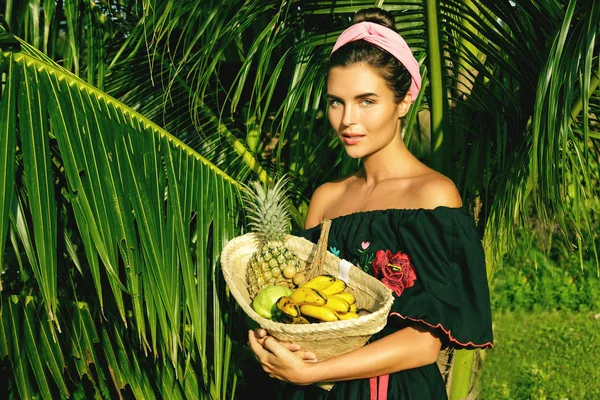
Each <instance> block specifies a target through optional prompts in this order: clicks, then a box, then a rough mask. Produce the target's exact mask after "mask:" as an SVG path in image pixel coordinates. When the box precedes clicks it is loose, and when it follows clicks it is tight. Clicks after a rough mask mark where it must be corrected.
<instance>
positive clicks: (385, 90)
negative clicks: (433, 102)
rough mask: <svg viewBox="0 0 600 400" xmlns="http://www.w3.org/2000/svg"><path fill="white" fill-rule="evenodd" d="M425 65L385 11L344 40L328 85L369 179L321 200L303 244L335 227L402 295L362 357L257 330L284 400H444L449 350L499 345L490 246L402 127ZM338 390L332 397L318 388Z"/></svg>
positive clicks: (339, 239) (332, 241)
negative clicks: (324, 354)
mask: <svg viewBox="0 0 600 400" xmlns="http://www.w3.org/2000/svg"><path fill="white" fill-rule="evenodd" d="M420 85H421V77H420V75H419V65H418V63H417V61H416V60H415V59H414V57H413V55H412V53H411V52H410V50H409V48H408V46H407V45H406V43H405V41H404V40H403V39H402V38H401V37H400V35H398V33H396V32H395V30H394V20H393V17H392V16H391V15H390V14H389V13H387V12H385V11H383V10H380V9H367V10H362V11H359V12H358V13H357V14H356V16H355V18H354V25H352V26H351V27H350V28H348V29H347V30H346V31H344V32H343V33H342V34H341V35H340V37H339V38H338V40H337V42H336V44H335V46H334V48H333V51H332V55H331V60H330V68H329V73H328V77H327V98H328V101H329V120H330V122H331V125H332V127H333V128H334V130H335V132H336V133H337V135H338V137H339V139H340V142H341V143H342V145H343V146H344V148H345V150H346V152H347V153H348V155H349V156H350V157H353V158H361V160H362V169H361V170H360V171H358V172H357V173H356V174H354V175H352V176H349V177H347V178H344V179H341V180H339V181H335V182H330V183H326V184H324V185H322V186H320V187H319V188H318V189H317V190H316V191H315V193H314V195H313V197H312V199H311V203H310V208H309V210H308V215H307V218H306V228H307V230H306V231H305V232H304V235H305V236H306V237H307V238H309V239H311V240H313V241H314V242H316V241H317V240H318V237H319V224H320V223H321V221H322V220H323V219H324V218H329V219H332V225H331V230H330V235H329V245H330V246H331V249H336V250H338V251H339V252H340V253H339V257H340V258H343V259H346V260H349V261H351V262H353V264H354V265H358V266H359V267H360V268H363V270H365V271H367V272H369V273H371V274H373V275H374V276H376V277H377V278H379V279H380V280H381V281H382V282H383V283H385V284H386V285H387V286H388V287H389V288H391V289H392V290H393V291H394V296H395V299H394V304H393V306H392V312H391V313H390V315H389V318H388V323H387V325H386V327H385V328H384V330H383V331H382V332H380V333H379V334H378V335H376V337H374V338H373V339H372V340H371V342H370V343H369V344H367V345H366V346H364V347H363V348H361V349H359V350H356V351H353V352H350V353H347V354H343V355H340V356H337V357H333V358H330V359H328V360H323V361H320V360H314V356H313V355H312V354H309V353H304V352H302V351H301V350H300V349H298V346H295V345H293V344H284V343H279V342H277V340H276V339H274V338H273V337H271V336H269V335H268V334H267V333H266V332H265V331H264V330H259V331H257V332H254V331H250V332H249V342H250V346H251V348H252V350H253V351H254V353H255V356H256V358H257V359H258V360H259V362H260V363H261V364H262V367H263V369H264V370H265V371H266V372H267V373H268V374H269V375H270V376H271V377H274V378H277V379H280V380H283V381H287V382H290V383H291V385H288V390H287V392H286V394H285V395H284V398H285V399H307V400H308V399H317V398H328V399H329V398H334V399H340V400H341V399H344V400H351V399H376V398H379V399H385V398H389V399H419V400H423V399H445V398H446V390H445V385H444V382H443V380H442V377H441V374H440V372H439V369H438V367H437V365H436V363H435V362H436V359H437V357H438V354H439V352H440V349H441V348H443V347H447V346H452V347H455V348H468V349H473V348H477V347H479V348H486V347H491V346H492V329H491V313H490V302H489V292H488V286H487V280H486V272H485V261H484V255H483V249H482V247H481V242H480V240H479V238H478V235H477V232H476V230H475V225H474V223H473V219H472V217H470V216H469V215H468V214H467V213H466V212H465V210H464V209H463V207H462V202H461V198H460V195H459V194H458V191H457V190H456V187H455V186H454V184H453V183H452V181H451V180H450V179H448V178H446V177H445V176H443V175H441V174H440V173H438V172H436V171H434V170H432V169H431V168H429V167H427V166H426V165H424V164H423V163H421V162H420V161H419V160H417V159H416V158H415V157H414V156H413V155H412V154H411V153H410V152H409V151H408V149H407V148H406V146H405V144H404V142H403V140H402V137H401V127H402V118H403V117H404V116H405V115H406V113H407V112H408V110H409V108H410V106H411V103H412V102H413V100H414V99H415V98H416V96H417V94H418V92H419V89H420ZM324 381H327V382H332V381H333V382H336V384H335V386H334V387H333V389H332V390H331V391H330V392H327V391H324V390H322V389H320V388H318V387H316V386H306V385H310V384H312V383H315V382H324Z"/></svg>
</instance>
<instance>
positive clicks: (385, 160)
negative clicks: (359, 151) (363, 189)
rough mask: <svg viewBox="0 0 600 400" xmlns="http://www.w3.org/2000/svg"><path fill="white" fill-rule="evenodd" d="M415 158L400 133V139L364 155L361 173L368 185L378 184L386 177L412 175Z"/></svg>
mask: <svg viewBox="0 0 600 400" xmlns="http://www.w3.org/2000/svg"><path fill="white" fill-rule="evenodd" d="M415 160H416V159H415V158H414V156H413V155H412V154H411V153H410V151H408V149H407V148H406V146H405V145H404V142H403V141H402V138H401V137H400V135H398V139H395V140H394V141H393V142H391V143H390V144H389V145H387V146H386V147H384V148H383V149H381V150H379V151H378V152H376V153H373V154H370V155H368V156H366V157H363V159H362V164H363V170H362V171H361V172H362V173H361V175H362V177H363V178H364V179H365V181H366V183H367V185H376V184H377V183H379V182H381V181H383V180H386V179H392V178H403V177H406V176H408V175H410V169H411V166H412V165H413V162H414V161H415Z"/></svg>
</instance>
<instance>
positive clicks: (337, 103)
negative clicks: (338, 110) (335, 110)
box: [329, 99, 342, 107]
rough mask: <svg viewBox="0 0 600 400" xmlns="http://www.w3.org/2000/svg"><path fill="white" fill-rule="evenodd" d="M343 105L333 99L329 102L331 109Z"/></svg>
mask: <svg viewBox="0 0 600 400" xmlns="http://www.w3.org/2000/svg"><path fill="white" fill-rule="evenodd" d="M341 105H342V102H341V101H339V100H335V99H331V100H329V106H331V107H339V106H341Z"/></svg>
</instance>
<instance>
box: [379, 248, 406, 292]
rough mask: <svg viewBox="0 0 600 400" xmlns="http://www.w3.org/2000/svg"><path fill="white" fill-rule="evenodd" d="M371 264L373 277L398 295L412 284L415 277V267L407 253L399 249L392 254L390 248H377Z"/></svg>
mask: <svg viewBox="0 0 600 400" xmlns="http://www.w3.org/2000/svg"><path fill="white" fill-rule="evenodd" d="M371 266H372V267H373V272H374V273H375V277H377V278H379V279H380V280H381V282H383V283H384V284H385V285H386V286H387V287H389V288H390V289H392V290H393V291H394V292H395V293H396V294H397V295H398V296H400V295H401V294H402V292H403V291H404V289H406V288H409V287H411V286H413V285H414V284H415V280H416V279H417V275H416V274H415V268H414V267H413V266H412V264H411V263H410V259H409V258H408V255H407V254H405V253H402V252H400V251H399V252H397V253H396V254H392V252H391V251H390V250H387V251H383V250H377V253H375V260H374V261H373V263H372V264H371Z"/></svg>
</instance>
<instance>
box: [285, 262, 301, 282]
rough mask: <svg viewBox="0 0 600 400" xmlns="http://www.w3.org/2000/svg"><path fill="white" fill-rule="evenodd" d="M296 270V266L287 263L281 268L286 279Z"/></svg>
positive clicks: (293, 274)
mask: <svg viewBox="0 0 600 400" xmlns="http://www.w3.org/2000/svg"><path fill="white" fill-rule="evenodd" d="M297 272H298V269H297V268H296V266H295V265H288V266H286V267H285V268H284V269H283V276H284V277H285V278H286V279H292V278H293V277H294V276H295V275H296V273H297Z"/></svg>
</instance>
